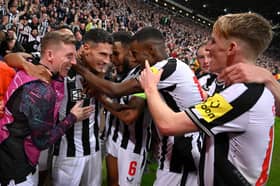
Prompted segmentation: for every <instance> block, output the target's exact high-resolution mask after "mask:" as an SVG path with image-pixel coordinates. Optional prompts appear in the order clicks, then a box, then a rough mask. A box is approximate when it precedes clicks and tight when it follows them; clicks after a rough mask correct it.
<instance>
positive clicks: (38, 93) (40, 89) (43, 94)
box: [23, 80, 55, 101]
mask: <svg viewBox="0 0 280 186" xmlns="http://www.w3.org/2000/svg"><path fill="white" fill-rule="evenodd" d="M23 93H24V94H23V96H24V97H33V98H34V99H42V100H48V101H51V100H54V99H55V91H54V89H53V88H52V86H51V84H47V83H44V82H42V81H39V80H35V81H31V82H29V83H27V84H26V85H24V86H23Z"/></svg>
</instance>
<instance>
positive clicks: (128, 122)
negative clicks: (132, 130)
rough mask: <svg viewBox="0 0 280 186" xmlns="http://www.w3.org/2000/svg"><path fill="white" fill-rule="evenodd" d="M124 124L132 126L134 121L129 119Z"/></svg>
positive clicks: (124, 120)
mask: <svg viewBox="0 0 280 186" xmlns="http://www.w3.org/2000/svg"><path fill="white" fill-rule="evenodd" d="M122 122H123V123H124V124H126V125H131V124H132V123H133V122H134V120H133V119H130V118H128V119H123V120H122Z"/></svg>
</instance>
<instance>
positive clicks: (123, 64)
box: [112, 41, 129, 74]
mask: <svg viewBox="0 0 280 186" xmlns="http://www.w3.org/2000/svg"><path fill="white" fill-rule="evenodd" d="M112 63H113V64H114V65H115V67H116V70H117V73H118V74H123V73H126V72H127V71H128V69H129V49H128V48H127V47H125V46H123V45H122V43H121V42H120V41H117V42H114V45H113V54H112Z"/></svg>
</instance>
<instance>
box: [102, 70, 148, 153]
mask: <svg viewBox="0 0 280 186" xmlns="http://www.w3.org/2000/svg"><path fill="white" fill-rule="evenodd" d="M140 71H141V68H140V66H136V67H135V68H133V69H131V70H130V72H129V73H128V75H127V76H126V77H125V78H124V79H123V81H126V80H128V79H131V78H135V77H137V76H138V75H139V73H140ZM132 96H135V95H133V94H132V95H128V96H123V97H121V98H120V99H119V103H121V104H128V102H129V100H130V99H131V98H132ZM107 121H108V122H109V125H107V126H109V130H110V131H108V139H107V140H113V141H114V142H116V143H117V144H119V145H120V147H121V148H123V149H129V151H131V152H134V153H136V154H143V153H144V151H147V148H148V147H149V144H150V138H151V122H152V119H151V116H150V113H149V111H148V108H147V107H146V108H145V109H144V111H143V113H142V114H141V116H139V118H138V119H137V120H136V121H135V122H134V123H132V124H130V125H126V124H124V123H123V122H122V121H120V120H119V119H118V118H116V117H115V116H113V115H111V114H109V117H108V120H107Z"/></svg>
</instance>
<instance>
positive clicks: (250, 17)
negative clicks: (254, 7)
mask: <svg viewBox="0 0 280 186" xmlns="http://www.w3.org/2000/svg"><path fill="white" fill-rule="evenodd" d="M213 32H217V33H220V34H221V35H222V36H223V37H224V38H226V39H227V38H229V37H236V38H238V39H241V40H242V41H245V42H246V43H247V44H248V45H249V47H251V48H252V49H253V52H254V53H255V54H256V56H258V55H260V54H261V53H262V52H263V51H264V50H266V49H267V47H268V46H269V44H270V42H271V40H272V27H271V24H270V23H269V22H268V21H267V20H266V19H265V18H264V17H262V16H261V15H258V14H256V13H239V14H227V15H223V16H221V17H219V18H218V20H217V21H216V22H215V24H214V26H213Z"/></svg>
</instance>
